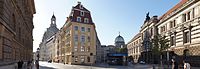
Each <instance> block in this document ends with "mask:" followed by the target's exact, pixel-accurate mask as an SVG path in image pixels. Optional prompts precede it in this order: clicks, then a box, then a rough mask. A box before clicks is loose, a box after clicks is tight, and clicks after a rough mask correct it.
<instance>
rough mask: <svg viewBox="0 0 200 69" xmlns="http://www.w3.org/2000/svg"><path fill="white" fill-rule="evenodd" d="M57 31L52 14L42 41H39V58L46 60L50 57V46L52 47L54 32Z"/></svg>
mask: <svg viewBox="0 0 200 69" xmlns="http://www.w3.org/2000/svg"><path fill="white" fill-rule="evenodd" d="M58 31H59V29H58V28H57V25H56V17H55V16H54V14H53V16H52V18H51V24H50V27H49V28H47V30H46V31H45V33H44V35H43V38H42V42H41V43H40V45H39V47H40V60H42V61H47V60H50V59H52V57H51V56H52V53H53V52H52V48H53V47H54V45H52V44H54V40H55V34H56V33H57V32H58Z"/></svg>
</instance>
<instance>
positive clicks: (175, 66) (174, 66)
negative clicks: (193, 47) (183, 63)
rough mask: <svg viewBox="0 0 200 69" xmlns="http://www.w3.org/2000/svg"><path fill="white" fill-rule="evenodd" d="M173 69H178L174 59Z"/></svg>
mask: <svg viewBox="0 0 200 69" xmlns="http://www.w3.org/2000/svg"><path fill="white" fill-rule="evenodd" d="M172 69H178V63H177V62H176V61H175V60H174V59H172Z"/></svg>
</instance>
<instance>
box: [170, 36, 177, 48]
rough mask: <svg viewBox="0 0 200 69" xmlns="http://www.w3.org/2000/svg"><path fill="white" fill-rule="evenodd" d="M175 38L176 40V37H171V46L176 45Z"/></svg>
mask: <svg viewBox="0 0 200 69" xmlns="http://www.w3.org/2000/svg"><path fill="white" fill-rule="evenodd" d="M175 42H176V41H175V38H174V36H171V38H170V44H171V46H173V45H175Z"/></svg>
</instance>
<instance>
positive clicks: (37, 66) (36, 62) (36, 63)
mask: <svg viewBox="0 0 200 69" xmlns="http://www.w3.org/2000/svg"><path fill="white" fill-rule="evenodd" d="M39 51H40V48H37V59H36V61H35V66H36V69H39V57H40V55H39Z"/></svg>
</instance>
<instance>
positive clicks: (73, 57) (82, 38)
mask: <svg viewBox="0 0 200 69" xmlns="http://www.w3.org/2000/svg"><path fill="white" fill-rule="evenodd" d="M59 33H60V35H59V36H60V37H61V39H60V41H59V42H60V43H58V44H59V48H58V49H60V48H61V50H60V51H59V54H60V56H59V57H58V58H60V59H58V60H59V62H61V63H65V64H86V65H87V64H93V63H95V61H96V60H95V58H96V40H97V38H96V37H97V36H96V31H95V25H94V23H93V22H92V19H91V15H90V11H88V10H87V9H86V8H84V7H83V6H82V5H81V3H80V2H79V3H78V5H76V6H75V7H73V8H72V10H71V13H70V15H69V17H68V18H67V21H66V23H65V24H64V25H63V27H62V28H61V30H60V32H59Z"/></svg>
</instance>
